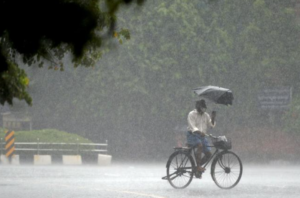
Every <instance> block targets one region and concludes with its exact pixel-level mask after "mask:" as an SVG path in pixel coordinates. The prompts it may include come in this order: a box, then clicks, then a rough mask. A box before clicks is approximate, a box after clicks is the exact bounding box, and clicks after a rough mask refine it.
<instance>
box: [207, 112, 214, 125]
mask: <svg viewBox="0 0 300 198" xmlns="http://www.w3.org/2000/svg"><path fill="white" fill-rule="evenodd" d="M207 118H208V125H209V126H210V127H212V128H214V127H215V126H216V112H215V111H213V112H212V113H211V117H210V116H209V114H208V113H207Z"/></svg>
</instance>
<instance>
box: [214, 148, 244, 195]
mask: <svg viewBox="0 0 300 198" xmlns="http://www.w3.org/2000/svg"><path fill="white" fill-rule="evenodd" d="M212 171H213V172H212V178H213V180H214V182H215V183H216V184H217V185H218V186H219V187H220V188H225V189H229V188H232V187H234V186H235V185H236V184H237V183H238V182H239V180H240V178H241V175H242V164H241V162H240V160H239V158H238V157H237V156H236V155H235V154H234V153H232V152H230V151H226V152H224V153H223V154H221V155H219V156H218V158H216V160H215V161H214V162H213V164H212Z"/></svg>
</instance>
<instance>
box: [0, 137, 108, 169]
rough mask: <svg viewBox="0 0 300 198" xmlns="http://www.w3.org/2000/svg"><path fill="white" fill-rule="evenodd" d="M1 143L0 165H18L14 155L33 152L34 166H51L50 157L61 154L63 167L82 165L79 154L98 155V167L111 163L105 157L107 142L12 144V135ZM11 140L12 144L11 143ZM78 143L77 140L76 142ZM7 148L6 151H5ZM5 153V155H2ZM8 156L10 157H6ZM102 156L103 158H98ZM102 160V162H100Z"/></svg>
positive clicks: (16, 156) (17, 159) (17, 156)
mask: <svg viewBox="0 0 300 198" xmlns="http://www.w3.org/2000/svg"><path fill="white" fill-rule="evenodd" d="M6 137H7V138H5V140H9V141H8V142H6V141H5V142H3V141H2V138H1V141H0V155H1V158H0V164H9V163H10V160H9V159H11V160H12V161H11V164H20V162H19V161H20V160H19V155H15V154H14V153H18V154H20V153H24V152H33V153H36V154H35V155H34V156H33V164H34V165H50V164H52V155H53V154H56V155H57V154H58V153H59V154H61V155H62V162H63V164H65V165H80V164H82V158H81V154H84V153H86V154H90V153H95V154H97V155H98V159H97V160H98V164H99V165H108V164H110V163H111V156H110V155H107V153H108V150H107V147H108V141H107V140H106V142H105V143H78V142H77V143H63V142H61V143H57V142H55V143H54V142H39V139H37V142H14V133H8V134H6ZM12 139H13V142H11V141H12ZM77 141H78V140H77ZM7 148H8V149H7ZM3 153H5V155H3ZM7 154H10V155H9V156H10V157H6V155H7ZM99 155H100V156H104V157H99ZM102 160H103V162H102Z"/></svg>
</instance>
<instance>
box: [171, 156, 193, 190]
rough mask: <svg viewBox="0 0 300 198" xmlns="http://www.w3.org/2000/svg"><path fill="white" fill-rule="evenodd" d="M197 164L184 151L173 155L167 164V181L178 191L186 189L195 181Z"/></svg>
mask: <svg viewBox="0 0 300 198" xmlns="http://www.w3.org/2000/svg"><path fill="white" fill-rule="evenodd" d="M194 168H195V163H194V160H193V158H192V157H191V156H190V155H188V154H187V153H185V152H183V151H179V152H175V153H174V154H172V155H171V156H170V158H169V160H168V163H167V179H168V181H169V183H170V184H171V186H173V187H174V188H177V189H182V188H186V187H187V186H188V185H189V184H190V183H191V181H192V180H193V176H194V172H193V170H194Z"/></svg>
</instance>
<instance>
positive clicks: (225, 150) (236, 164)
mask: <svg viewBox="0 0 300 198" xmlns="http://www.w3.org/2000/svg"><path fill="white" fill-rule="evenodd" d="M207 136H209V137H210V138H211V140H212V143H213V144H212V145H210V146H209V147H214V148H215V149H216V150H215V152H214V153H213V154H212V155H211V157H210V158H209V159H208V160H207V161H206V162H203V163H201V165H203V166H202V167H204V168H205V167H206V166H207V165H208V164H209V163H210V162H211V161H212V163H211V169H210V172H211V177H212V179H213V181H214V182H215V184H216V185H217V186H218V187H220V188H222V189H231V188H233V187H234V186H236V185H237V184H238V183H239V181H240V179H241V177H242V173H243V165H242V162H241V160H240V158H239V157H238V155H236V154H235V153H234V152H232V151H229V150H230V149H231V148H232V146H231V141H230V140H227V139H226V137H225V136H219V137H215V136H213V135H207ZM174 149H175V151H174V153H172V154H171V156H170V157H169V159H168V161H167V165H166V168H167V176H165V177H163V178H162V179H165V180H168V181H169V183H170V184H171V186H172V187H174V188H176V189H183V188H186V187H187V186H188V185H189V184H190V183H191V182H192V180H193V177H194V176H195V173H196V169H197V168H196V166H195V164H196V163H195V161H196V160H195V152H196V151H195V150H196V147H175V148H174Z"/></svg>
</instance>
